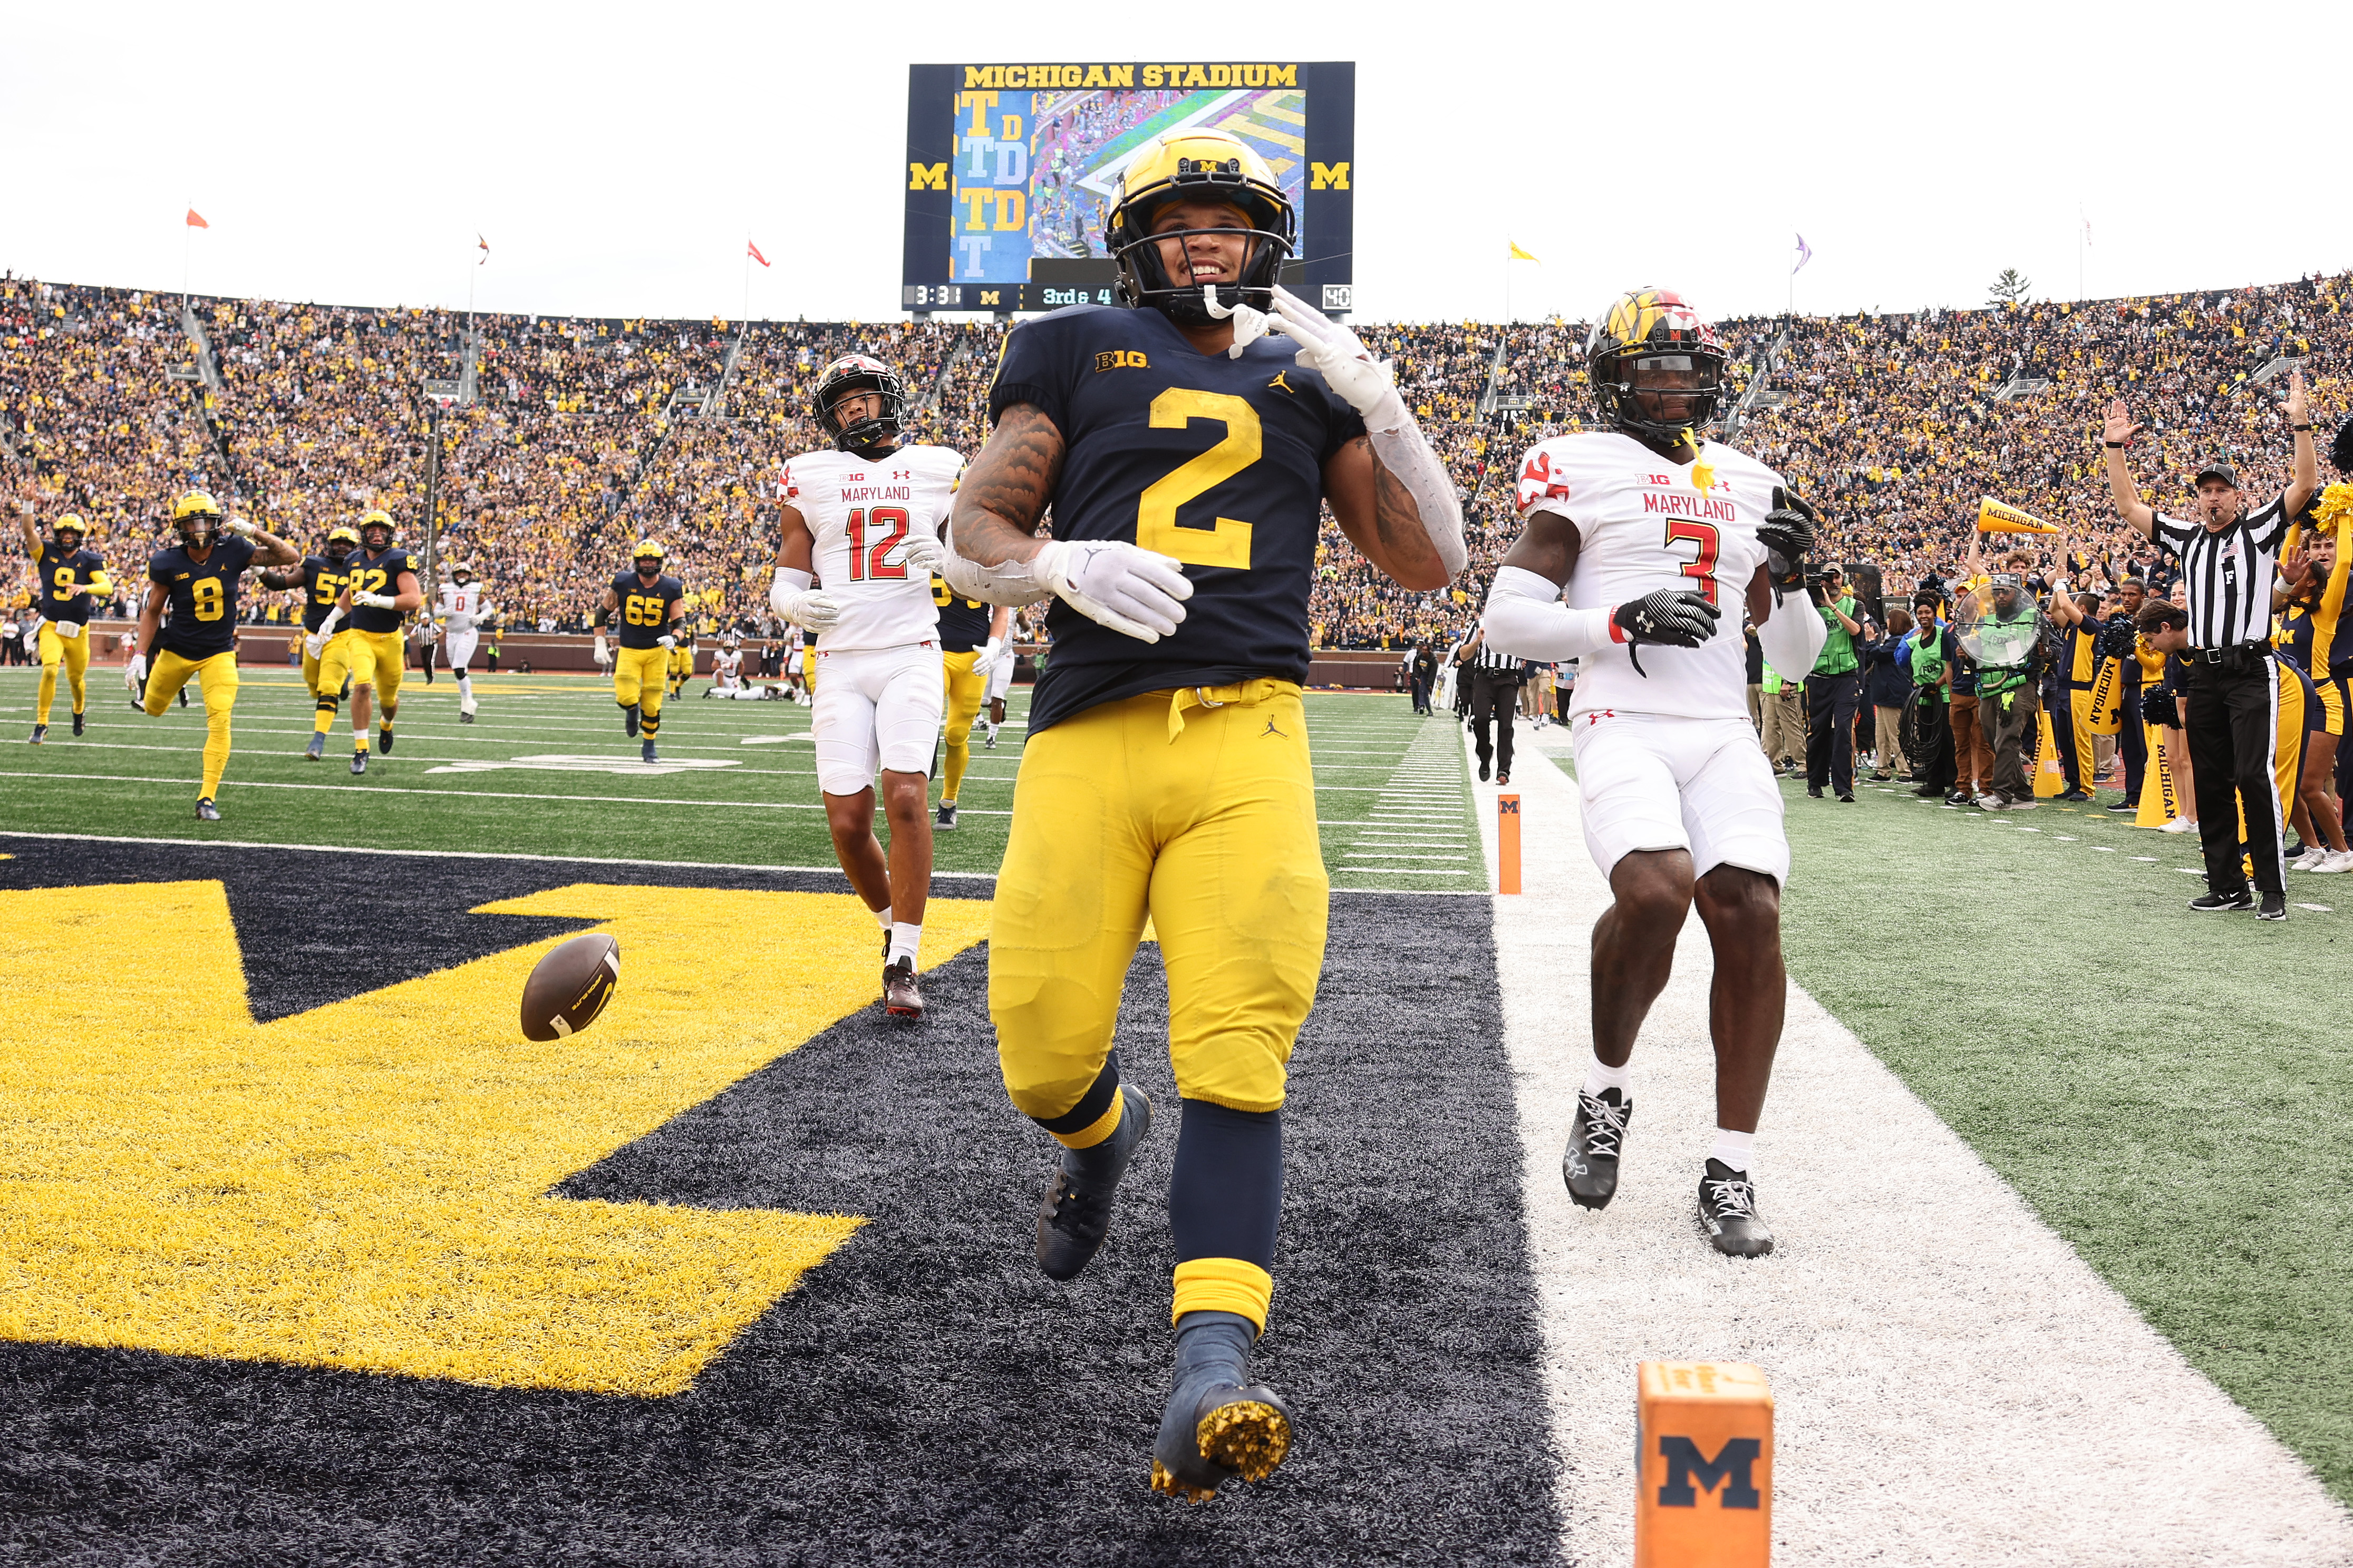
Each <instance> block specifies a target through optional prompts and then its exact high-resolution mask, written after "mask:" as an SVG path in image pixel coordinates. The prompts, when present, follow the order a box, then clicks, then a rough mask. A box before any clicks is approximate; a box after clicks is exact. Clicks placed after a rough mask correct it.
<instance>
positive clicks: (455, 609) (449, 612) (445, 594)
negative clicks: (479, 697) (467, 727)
mask: <svg viewBox="0 0 2353 1568" xmlns="http://www.w3.org/2000/svg"><path fill="white" fill-rule="evenodd" d="M490 618H491V604H490V600H489V599H488V598H487V597H485V596H484V594H483V585H482V584H481V582H480V579H478V578H477V577H476V576H475V575H474V569H473V568H472V567H471V566H469V565H467V564H466V563H463V562H459V563H458V564H457V565H454V566H452V567H450V568H449V576H448V580H447V581H446V582H444V583H443V584H441V586H440V589H439V591H438V593H436V594H435V595H434V596H433V619H434V622H435V624H437V625H438V626H440V628H441V658H442V662H444V663H445V664H447V665H448V667H449V669H450V671H451V673H453V674H455V675H456V676H457V678H458V722H459V723H460V724H470V723H472V722H473V721H474V715H475V714H476V713H477V712H478V711H480V708H479V705H478V704H476V702H475V701H474V670H473V662H474V649H475V647H477V646H478V645H479V644H480V641H481V635H482V624H483V623H484V622H485V621H488V620H489V619H490Z"/></svg>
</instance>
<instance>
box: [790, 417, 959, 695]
mask: <svg viewBox="0 0 2353 1568" xmlns="http://www.w3.org/2000/svg"><path fill="white" fill-rule="evenodd" d="M963 472H964V459H963V458H961V457H959V456H957V455H956V454H955V453H954V452H952V451H950V450H948V449H947V448H946V447H918V446H907V447H900V448H899V449H898V450H896V451H894V452H885V453H883V454H882V455H881V457H879V458H862V457H860V456H859V455H858V454H857V453H855V452H804V453H802V454H801V455H800V456H799V457H797V458H794V459H793V460H792V461H791V462H789V463H787V464H786V465H785V479H784V488H785V503H786V505H787V506H790V507H792V508H794V509H795V510H797V511H798V512H799V513H800V514H801V518H802V520H803V521H806V522H807V524H808V531H809V535H810V537H811V538H812V539H814V540H815V541H816V542H817V556H816V565H817V580H818V584H819V585H821V586H822V587H823V588H824V589H825V595H826V597H827V598H828V599H831V600H832V601H833V602H834V603H835V604H837V605H840V606H841V619H840V620H839V622H837V623H836V624H835V625H833V626H828V627H827V628H826V630H825V634H824V636H825V651H826V652H828V653H848V652H849V651H851V650H852V649H855V648H869V647H908V646H910V645H911V644H914V643H919V642H928V641H932V640H934V638H935V637H937V636H938V632H939V609H938V606H937V605H934V604H933V602H932V578H931V574H929V573H928V572H919V571H911V570H909V568H908V566H907V540H908V538H909V537H910V536H911V535H913V534H918V533H920V534H923V536H925V537H926V538H930V539H937V538H938V537H939V536H940V533H941V529H942V525H943V524H944V523H945V522H946V521H947V517H948V506H949V502H950V500H952V499H953V498H954V496H955V487H956V477H957V476H958V475H960V474H962V473H963Z"/></svg>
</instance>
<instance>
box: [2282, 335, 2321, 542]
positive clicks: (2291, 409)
mask: <svg viewBox="0 0 2353 1568" xmlns="http://www.w3.org/2000/svg"><path fill="white" fill-rule="evenodd" d="M2287 427H2288V429H2289V430H2290V431H2291V432H2292V433H2293V434H2294V436H2295V466H2294V467H2293V468H2290V469H2289V470H2288V479H2287V491H2286V494H2285V495H2284V496H2283V497H2282V500H2283V502H2284V505H2283V507H2282V510H2283V511H2284V514H2285V515H2284V518H2283V520H2282V521H2283V523H2284V524H2292V523H2294V522H2295V520H2296V519H2297V518H2299V517H2302V516H2303V515H2304V509H2305V508H2306V506H2308V505H2309V504H2311V501H2312V498H2313V494H2314V492H2315V491H2316V490H2318V489H2320V455H2319V454H2318V453H2317V452H2315V451H2314V450H2313V447H2312V405H2311V404H2310V402H2309V401H2307V400H2306V397H2305V395H2304V367H2303V366H2301V365H2298V366H2297V367H2296V368H2295V369H2294V370H2292V371H2289V372H2288V373H2287ZM2282 531H2283V532H2284V531H2285V528H2284V527H2283V529H2282Z"/></svg>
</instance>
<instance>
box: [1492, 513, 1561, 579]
mask: <svg viewBox="0 0 2353 1568" xmlns="http://www.w3.org/2000/svg"><path fill="white" fill-rule="evenodd" d="M1579 542H1580V541H1579V540H1578V537H1577V524H1575V523H1573V522H1571V521H1568V519H1567V518H1565V517H1563V516H1561V515H1560V513H1558V512H1556V511H1532V512H1530V513H1528V521H1527V526H1526V527H1525V528H1523V529H1521V530H1520V536H1519V538H1517V539H1515V540H1514V541H1513V542H1512V548H1511V550H1510V551H1509V552H1506V553H1505V555H1504V560H1503V564H1504V565H1506V566H1516V567H1518V568H1519V569H1520V570H1521V571H1523V572H1533V573H1535V574H1536V575H1537V576H1539V577H1542V578H1545V579H1546V580H1547V581H1548V582H1550V583H1551V584H1552V585H1553V586H1554V587H1556V588H1557V587H1561V586H1563V585H1564V584H1567V582H1568V574H1570V573H1571V572H1574V571H1576V570H1577V546H1578V544H1579Z"/></svg>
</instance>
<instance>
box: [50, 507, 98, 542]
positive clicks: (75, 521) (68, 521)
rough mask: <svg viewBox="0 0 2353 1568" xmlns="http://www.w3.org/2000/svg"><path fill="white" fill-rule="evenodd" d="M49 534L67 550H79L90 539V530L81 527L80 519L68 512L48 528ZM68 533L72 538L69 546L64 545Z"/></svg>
mask: <svg viewBox="0 0 2353 1568" xmlns="http://www.w3.org/2000/svg"><path fill="white" fill-rule="evenodd" d="M49 533H50V535H51V536H52V537H53V538H55V539H56V540H57V542H58V544H59V545H61V546H63V547H64V548H65V549H67V550H79V549H80V548H81V547H82V543H83V542H84V541H85V540H87V539H89V538H90V530H89V529H87V528H85V527H84V526H82V521H81V518H80V517H79V515H77V514H76V513H73V512H70V511H69V512H68V513H66V514H65V516H63V517H61V518H59V519H58V521H57V522H56V524H55V525H54V526H52V527H51V528H50V530H49ZM69 533H70V534H72V535H73V536H74V538H73V542H72V543H71V544H67V543H66V535H67V534H69Z"/></svg>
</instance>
